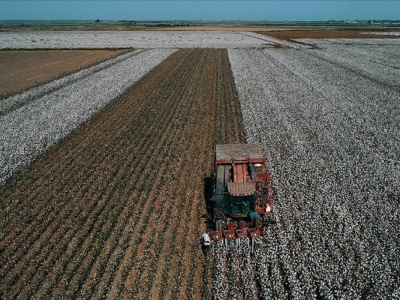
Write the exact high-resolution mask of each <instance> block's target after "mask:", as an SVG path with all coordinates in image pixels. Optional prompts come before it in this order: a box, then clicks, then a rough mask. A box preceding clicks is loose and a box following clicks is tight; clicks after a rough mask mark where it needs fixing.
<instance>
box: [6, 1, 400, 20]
mask: <svg viewBox="0 0 400 300" xmlns="http://www.w3.org/2000/svg"><path fill="white" fill-rule="evenodd" d="M0 19H1V20H70V19H72V20H95V19H100V20H204V21H218V20H250V21H253V20H266V21H281V20H293V21H307V20H311V21H312V20H331V19H334V20H355V19H363V20H371V19H375V20H376V19H391V20H399V19H400V0H391V1H386V0H382V1H380V0H375V1H362V0H352V1H347V0H339V1H331V0H314V1H303V0H280V1H275V0H259V1H240V0H236V1H218V0H215V1H206V0H198V1H195V0H186V1H185V0H182V1H169V0H160V1H155V0H123V1H120V0H89V1H84V0H69V1H68V0H43V1H35V0H24V1H18V0H0Z"/></svg>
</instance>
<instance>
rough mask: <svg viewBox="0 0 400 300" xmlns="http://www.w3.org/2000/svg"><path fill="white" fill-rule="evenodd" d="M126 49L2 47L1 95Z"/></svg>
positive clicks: (0, 56) (16, 91)
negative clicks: (10, 49)
mask: <svg viewBox="0 0 400 300" xmlns="http://www.w3.org/2000/svg"><path fill="white" fill-rule="evenodd" d="M125 52H127V50H51V51H46V50H40V51H39V50H38V51H0V99H2V98H6V97H8V96H11V95H14V94H16V93H18V92H21V91H24V90H27V89H28V88H31V87H34V86H37V85H40V84H43V83H46V82H49V81H51V80H54V79H57V78H60V77H62V76H64V75H67V74H70V73H72V72H76V71H78V70H80V69H82V68H86V67H88V66H91V65H94V64H96V63H99V62H101V61H104V60H107V59H110V58H112V57H116V56H118V55H121V54H122V53H125Z"/></svg>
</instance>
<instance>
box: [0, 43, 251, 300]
mask: <svg viewBox="0 0 400 300" xmlns="http://www.w3.org/2000/svg"><path fill="white" fill-rule="evenodd" d="M243 140H244V133H243V129H242V123H241V113H240V107H239V103H238V100H237V98H236V92H235V88H234V83H233V78H232V74H231V70H230V64H229V59H228V56H227V52H226V50H180V51H178V52H176V53H175V54H173V55H172V56H171V57H170V58H168V59H167V60H166V61H164V62H163V63H162V64H161V65H160V66H159V67H157V68H155V69H154V70H153V71H151V72H150V73H149V74H148V75H146V76H145V77H144V78H143V79H142V80H141V81H140V82H138V83H137V84H135V85H134V86H133V87H132V88H131V89H129V90H128V91H127V92H126V93H125V94H124V95H123V96H122V97H120V98H119V99H117V100H115V101H113V102H112V103H111V104H109V105H108V106H107V107H106V108H105V109H103V110H102V111H101V113H99V115H97V116H96V117H95V118H94V119H92V120H91V121H89V122H88V123H86V124H85V125H84V126H82V127H80V128H79V129H78V130H76V131H75V132H74V133H73V134H71V135H70V136H68V137H67V138H65V139H64V140H62V141H61V142H60V143H59V144H58V145H56V146H54V147H52V148H51V149H50V150H49V151H47V152H45V153H44V154H43V155H41V156H40V157H39V158H38V159H37V160H36V161H35V162H34V163H33V164H32V165H31V166H29V167H27V168H25V169H24V170H22V171H21V172H20V173H19V174H17V175H16V176H15V177H13V178H12V179H10V180H8V181H7V182H6V184H4V185H3V186H2V187H0V195H2V196H1V209H2V210H3V211H4V212H5V215H4V216H3V217H2V218H1V223H0V226H1V232H2V235H1V241H0V247H1V248H0V251H1V253H2V258H3V259H2V265H1V266H0V272H1V273H0V276H1V278H2V280H1V289H0V290H1V291H2V295H1V297H3V298H14V297H16V296H20V297H23V298H28V297H37V298H44V297H56V296H57V295H61V294H62V295H64V296H70V297H84V298H87V297H95V298H100V297H104V296H107V297H109V298H115V297H120V298H126V297H131V298H140V299H145V298H147V299H150V298H153V299H154V298H171V299H179V298H180V299H181V298H192V297H193V298H201V297H203V298H210V297H211V294H210V293H211V284H210V281H209V280H207V279H204V278H210V277H211V273H212V272H213V271H212V270H211V269H210V268H209V267H207V264H206V260H205V259H204V258H203V256H202V254H201V251H200V247H199V237H200V235H201V232H202V231H203V230H204V229H205V221H206V219H205V218H204V217H203V214H204V212H205V211H206V207H205V202H204V193H203V190H204V182H203V179H204V178H203V177H204V174H205V173H209V171H210V170H211V168H212V157H213V155H212V153H213V147H214V144H215V143H221V142H229V141H243Z"/></svg>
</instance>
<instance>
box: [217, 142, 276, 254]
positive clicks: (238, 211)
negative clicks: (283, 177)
mask: <svg viewBox="0 0 400 300" xmlns="http://www.w3.org/2000/svg"><path fill="white" fill-rule="evenodd" d="M215 150H216V151H215V170H214V172H215V173H214V179H215V180H214V187H213V195H212V198H211V203H212V204H213V205H214V211H215V208H216V209H217V211H219V212H221V215H223V216H224V217H226V218H224V220H223V222H221V223H222V226H221V227H220V226H217V227H215V225H216V224H214V228H213V230H211V231H210V237H211V240H212V241H213V244H214V242H218V241H221V240H223V241H224V243H225V245H228V243H232V242H234V243H235V244H236V245H240V242H241V240H242V239H245V238H247V239H246V240H247V241H248V242H249V241H251V249H252V252H254V244H255V242H257V241H259V240H261V238H262V236H263V226H264V222H265V220H266V219H267V217H268V216H271V214H272V208H273V204H274V199H273V195H272V191H271V174H270V173H269V172H267V166H266V162H265V159H264V156H263V154H262V150H261V147H259V146H256V145H250V144H224V145H216V149H215Z"/></svg>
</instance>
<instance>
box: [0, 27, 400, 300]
mask: <svg viewBox="0 0 400 300" xmlns="http://www.w3.org/2000/svg"><path fill="white" fill-rule="evenodd" d="M35 47H38V48H109V47H111V48H113V47H128V48H131V47H135V48H136V49H139V48H140V50H135V51H132V52H129V53H126V54H123V55H121V56H119V57H116V58H113V59H111V60H108V61H106V62H103V63H101V64H98V65H95V66H92V67H90V68H87V69H85V70H81V71H79V72H77V73H74V74H71V75H69V76H66V77H62V78H60V79H58V80H56V81H53V82H50V83H48V84H45V85H42V86H38V87H36V88H33V89H30V90H28V91H26V92H24V93H21V94H18V95H16V96H13V97H9V98H7V99H3V100H0V132H1V133H2V134H1V135H0V207H1V210H2V216H3V217H2V218H1V219H0V228H1V230H0V252H1V253H2V259H1V261H0V276H1V278H3V280H2V281H1V282H0V298H52V297H58V296H59V295H61V294H62V295H65V296H66V297H71V298H102V297H109V298H121V299H123V298H130V299H157V298H158V299H192V298H193V299H397V298H400V271H399V270H400V259H399V258H400V221H399V220H400V205H399V200H400V189H399V186H400V81H399V80H398V78H399V77H400V76H399V75H400V73H399V70H400V63H399V62H400V60H399V58H400V57H399V53H400V40H399V39H376V38H371V39H362V40H361V39H296V40H294V41H281V40H277V39H275V38H272V37H268V36H265V35H259V34H256V33H249V32H248V33H237V32H230V33H229V32H57V33H56V32H43V33H23V34H22V33H21V34H20V33H18V34H17V33H0V48H2V49H4V48H27V49H32V48H35ZM198 48H201V49H198ZM213 48H219V49H213ZM233 141H238V142H246V141H247V143H254V144H258V145H260V146H261V147H262V149H263V151H264V154H265V157H266V160H267V165H268V168H269V171H270V172H271V174H272V184H273V188H274V192H275V197H276V202H275V206H274V216H273V220H274V222H266V224H265V228H264V237H263V240H262V241H261V242H260V243H256V245H255V250H254V253H251V252H252V249H251V243H250V241H248V240H246V239H244V240H242V242H241V244H240V245H230V246H229V247H226V246H225V245H223V243H222V242H218V243H216V244H214V247H213V251H212V253H202V251H201V247H200V243H199V239H200V237H201V234H202V233H203V232H204V231H205V230H206V229H207V228H209V227H210V226H212V224H210V222H209V221H210V220H209V219H210V215H209V214H207V213H209V211H207V207H206V201H205V200H206V199H205V198H206V197H207V196H206V195H205V194H206V188H205V185H206V183H205V182H206V181H207V177H208V176H210V175H211V174H210V172H212V171H210V170H212V169H213V168H212V163H213V162H212V160H213V150H214V147H215V144H219V143H229V142H233ZM46 151H47V152H46ZM19 170H21V172H18V171H19ZM207 226H208V227H207Z"/></svg>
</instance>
